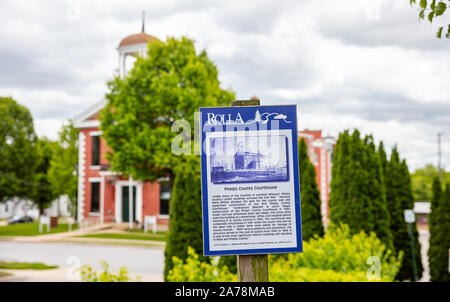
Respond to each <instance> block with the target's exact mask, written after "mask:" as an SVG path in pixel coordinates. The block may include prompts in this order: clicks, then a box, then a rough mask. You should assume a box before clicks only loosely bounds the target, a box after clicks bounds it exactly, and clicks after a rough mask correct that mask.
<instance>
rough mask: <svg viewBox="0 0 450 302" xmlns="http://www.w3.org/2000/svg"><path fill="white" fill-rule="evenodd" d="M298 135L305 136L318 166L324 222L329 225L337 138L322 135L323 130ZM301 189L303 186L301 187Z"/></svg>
mask: <svg viewBox="0 0 450 302" xmlns="http://www.w3.org/2000/svg"><path fill="white" fill-rule="evenodd" d="M298 137H299V139H300V138H302V137H303V138H304V139H305V141H306V145H307V146H308V156H309V159H310V160H311V162H312V163H313V165H314V166H315V168H316V182H317V185H318V187H319V191H320V200H321V201H322V203H321V207H320V208H321V213H322V222H323V225H324V227H325V228H326V227H327V226H328V217H329V207H328V200H329V196H330V182H331V167H332V158H333V151H334V146H335V145H336V140H335V139H334V138H333V137H331V136H325V137H323V136H322V130H308V129H306V130H303V131H299V132H298ZM300 189H301V188H300Z"/></svg>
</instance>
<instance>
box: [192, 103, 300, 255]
mask: <svg viewBox="0 0 450 302" xmlns="http://www.w3.org/2000/svg"><path fill="white" fill-rule="evenodd" d="M200 131H201V143H202V154H201V166H202V212H203V246H204V255H205V256H218V255H246V254H269V253H294V252H301V251H302V231H301V215H300V185H299V184H300V182H299V171H298V138H297V108H296V106H295V105H286V106H255V107H214V108H200Z"/></svg>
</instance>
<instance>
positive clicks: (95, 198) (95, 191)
mask: <svg viewBox="0 0 450 302" xmlns="http://www.w3.org/2000/svg"><path fill="white" fill-rule="evenodd" d="M99 205H100V183H99V182H91V212H92V213H96V212H98V211H99V208H100V207H99Z"/></svg>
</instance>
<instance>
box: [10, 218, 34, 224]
mask: <svg viewBox="0 0 450 302" xmlns="http://www.w3.org/2000/svg"><path fill="white" fill-rule="evenodd" d="M25 222H33V218H31V217H30V216H14V217H13V218H11V219H9V220H8V224H16V223H25Z"/></svg>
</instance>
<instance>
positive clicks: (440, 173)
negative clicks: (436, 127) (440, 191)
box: [437, 132, 442, 181]
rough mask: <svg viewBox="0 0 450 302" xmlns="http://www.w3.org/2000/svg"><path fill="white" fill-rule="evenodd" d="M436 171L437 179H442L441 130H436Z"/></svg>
mask: <svg viewBox="0 0 450 302" xmlns="http://www.w3.org/2000/svg"><path fill="white" fill-rule="evenodd" d="M437 136H438V171H439V179H440V180H441V181H442V168H441V136H442V132H438V134H437Z"/></svg>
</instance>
